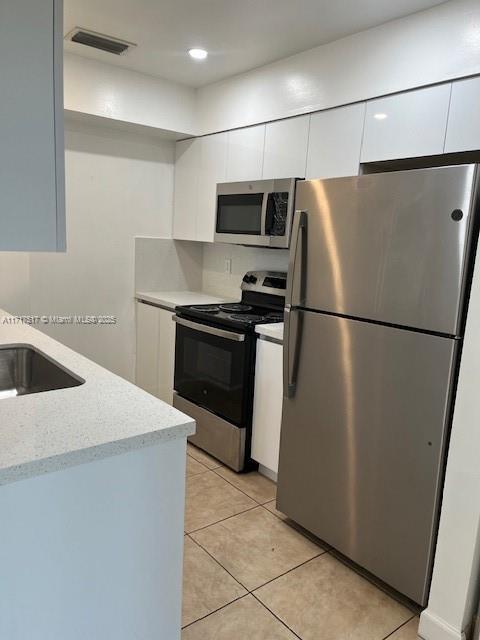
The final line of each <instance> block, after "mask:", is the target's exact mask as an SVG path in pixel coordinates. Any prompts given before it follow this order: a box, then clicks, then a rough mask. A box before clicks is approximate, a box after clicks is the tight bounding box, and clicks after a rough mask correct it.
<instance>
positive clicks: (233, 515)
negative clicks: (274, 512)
mask: <svg viewBox="0 0 480 640" xmlns="http://www.w3.org/2000/svg"><path fill="white" fill-rule="evenodd" d="M261 506H262V505H260V504H254V505H253V507H248V509H244V510H243V511H239V512H238V513H234V514H232V515H231V516H227V517H226V518H222V519H221V520H215V522H210V523H209V524H206V525H205V526H204V527H199V528H198V529H192V530H191V531H185V533H187V534H190V533H197V531H203V530H204V529H208V527H213V525H214V524H220V522H225V520H230V518H235V516H239V515H240V514H241V513H247V512H248V511H253V510H254V509H258V507H261Z"/></svg>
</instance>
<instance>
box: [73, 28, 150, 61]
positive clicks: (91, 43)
mask: <svg viewBox="0 0 480 640" xmlns="http://www.w3.org/2000/svg"><path fill="white" fill-rule="evenodd" d="M65 40H69V41H70V42H76V43H78V44H84V45H85V46H87V47H93V48H94V49H100V50H101V51H107V52H108V53H114V54H115V55H116V56H121V55H122V54H125V53H126V52H127V51H128V50H129V49H131V48H132V47H136V46H137V45H136V44H134V43H133V42H127V41H126V40H120V38H112V37H111V36H106V35H105V34H103V33H96V32H95V31H89V30H88V29H82V28H81V27H75V29H73V30H72V31H70V33H67V35H66V36H65Z"/></svg>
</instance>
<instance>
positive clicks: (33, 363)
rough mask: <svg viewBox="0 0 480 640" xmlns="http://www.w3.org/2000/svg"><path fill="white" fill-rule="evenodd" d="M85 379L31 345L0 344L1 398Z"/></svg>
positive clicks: (49, 389) (62, 385) (55, 387)
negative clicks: (4, 345)
mask: <svg viewBox="0 0 480 640" xmlns="http://www.w3.org/2000/svg"><path fill="white" fill-rule="evenodd" d="M84 382H85V380H82V379H81V378H79V377H77V376H75V375H74V374H73V373H70V372H69V371H67V370H66V369H64V368H63V367H61V366H60V365H59V364H57V363H56V362H54V361H53V360H50V359H49V358H47V356H45V355H43V353H41V352H40V351H37V350H36V349H35V348H34V347H32V346H30V345H16V346H8V347H0V400H2V399H4V398H11V397H13V396H23V395H26V394H28V393H40V392H42V391H52V390H53V389H66V388H68V387H77V386H79V385H81V384H83V383H84Z"/></svg>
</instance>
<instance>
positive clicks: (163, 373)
mask: <svg viewBox="0 0 480 640" xmlns="http://www.w3.org/2000/svg"><path fill="white" fill-rule="evenodd" d="M157 312H158V392H157V395H158V397H159V398H160V400H163V401H164V402H168V403H169V404H172V402H173V373H174V365H175V323H174V322H173V316H174V315H175V314H174V313H173V312H172V311H167V310H166V309H157Z"/></svg>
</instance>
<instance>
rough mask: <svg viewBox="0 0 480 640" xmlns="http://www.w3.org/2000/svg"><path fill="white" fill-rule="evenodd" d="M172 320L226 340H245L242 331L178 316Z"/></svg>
mask: <svg viewBox="0 0 480 640" xmlns="http://www.w3.org/2000/svg"><path fill="white" fill-rule="evenodd" d="M172 320H173V321H174V322H176V323H177V324H180V325H181V326H182V327H187V329H193V330H194V331H201V332H202V333H209V334H210V335H212V336H218V337H219V338H226V339H227V340H234V341H235V342H244V341H245V334H243V333H234V332H233V331H225V330H224V329H219V328H218V327H210V326H209V325H206V324H200V323H199V322H192V321H191V320H185V318H179V317H178V316H173V318H172Z"/></svg>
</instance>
